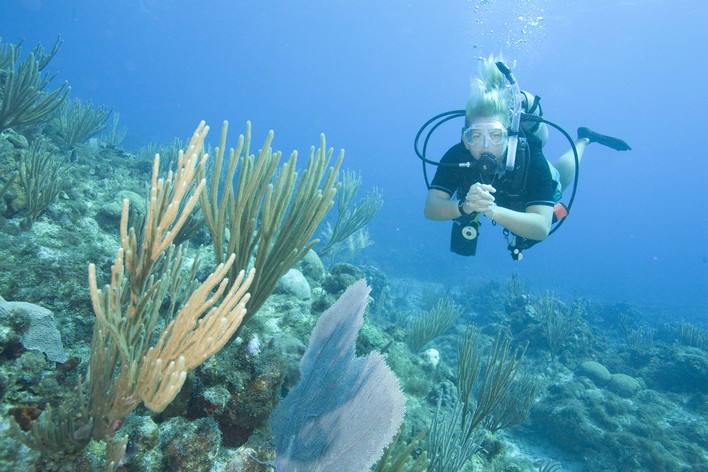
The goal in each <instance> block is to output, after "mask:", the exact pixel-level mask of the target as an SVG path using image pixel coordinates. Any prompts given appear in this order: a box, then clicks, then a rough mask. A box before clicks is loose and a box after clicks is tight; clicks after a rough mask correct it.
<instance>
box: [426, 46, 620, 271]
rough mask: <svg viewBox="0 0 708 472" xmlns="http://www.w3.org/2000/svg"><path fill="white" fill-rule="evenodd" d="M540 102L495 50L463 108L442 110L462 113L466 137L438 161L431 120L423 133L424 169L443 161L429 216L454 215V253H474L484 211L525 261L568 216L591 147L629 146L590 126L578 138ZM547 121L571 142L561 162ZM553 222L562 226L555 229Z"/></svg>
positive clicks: (448, 217)
mask: <svg viewBox="0 0 708 472" xmlns="http://www.w3.org/2000/svg"><path fill="white" fill-rule="evenodd" d="M539 100H540V99H539V98H538V97H536V96H534V95H532V94H530V93H528V92H522V91H521V90H520V89H519V86H518V84H517V83H516V80H515V78H514V77H513V74H512V73H511V71H510V69H509V68H508V67H507V66H506V65H505V64H504V63H503V62H502V61H500V60H499V59H495V58H494V56H490V57H489V59H486V60H485V59H482V60H481V61H480V64H479V76H478V77H477V78H476V79H475V80H474V81H473V83H472V86H471V92H470V98H469V100H468V102H467V107H466V109H465V110H464V112H463V111H462V110H459V111H455V112H448V113H446V114H442V115H438V117H440V116H443V115H450V116H448V117H447V118H444V120H443V121H446V120H447V119H450V118H451V117H454V116H462V114H463V113H464V116H465V127H464V128H463V130H462V139H461V141H460V142H459V143H457V144H455V145H454V146H452V147H451V148H450V149H449V150H448V151H447V152H446V153H445V155H444V156H443V158H442V159H441V161H440V162H434V161H431V160H428V159H426V158H425V155H424V151H423V154H421V153H420V152H419V150H418V139H419V138H420V135H421V134H422V131H423V129H424V128H425V127H426V126H427V125H428V124H430V123H431V122H432V120H430V121H428V123H426V125H424V126H423V128H421V130H420V132H419V133H418V136H417V137H416V142H415V147H416V153H417V154H418V156H419V157H420V158H421V159H422V160H423V162H424V164H423V165H424V170H425V163H429V164H434V165H437V166H438V168H437V171H436V173H435V177H434V178H433V180H432V182H431V183H430V184H429V185H428V194H427V198H426V201H425V217H426V218H428V219H431V220H453V226H452V235H451V243H450V250H451V251H453V252H455V253H457V254H460V255H474V254H475V252H476V247H477V239H478V235H479V228H480V225H481V223H482V220H481V216H482V215H483V216H485V217H486V218H487V219H489V220H490V221H491V222H492V224H493V225H496V224H500V225H501V226H503V227H504V234H505V236H506V238H507V242H508V249H509V251H510V252H511V255H512V258H513V259H515V260H521V259H522V257H523V253H522V251H523V250H524V249H527V248H529V247H531V246H533V245H534V244H536V243H538V242H540V241H542V240H544V239H545V238H546V237H547V236H548V235H549V234H550V233H552V232H553V231H555V229H557V228H558V227H559V226H560V224H561V223H562V222H563V221H562V220H563V218H564V217H565V216H566V215H567V214H568V211H569V209H570V206H572V200H573V199H574V197H575V189H576V186H577V180H578V168H579V164H580V160H581V158H582V156H583V154H584V152H585V148H586V147H587V145H588V144H590V143H598V144H602V145H604V146H608V147H610V148H612V149H616V150H618V151H628V150H630V149H631V148H630V146H629V145H628V144H627V143H626V142H624V141H623V140H621V139H618V138H614V137H611V136H605V135H602V134H599V133H596V132H594V131H592V130H590V129H588V128H584V127H583V128H579V129H578V137H577V139H576V140H575V141H574V142H573V139H572V138H570V136H568V133H566V132H565V131H564V130H563V129H562V128H560V127H559V126H557V125H555V124H554V123H552V122H550V121H548V120H545V119H544V118H543V112H542V110H541V107H540V102H539ZM522 115H523V116H522ZM438 117H436V118H438ZM546 124H550V125H552V126H553V127H555V128H556V129H558V130H560V131H561V132H562V133H563V134H564V135H565V136H566V138H567V139H568V140H569V141H570V144H571V149H569V150H568V151H567V152H566V153H565V154H563V155H562V156H561V157H560V158H559V159H558V160H557V161H556V163H555V164H551V163H550V162H549V161H548V160H546V158H545V156H544V155H543V151H542V148H543V146H544V145H545V143H546V141H547V139H548V128H547V126H546ZM437 126H439V124H436V125H435V127H437ZM435 127H434V128H433V130H434V129H435ZM430 133H432V131H430ZM430 133H429V134H428V139H429V138H430ZM428 139H426V145H427V141H428ZM426 182H427V174H426ZM573 182H575V185H574V186H573V195H572V198H571V200H570V203H569V204H568V206H567V207H566V206H565V205H564V204H562V203H559V202H560V199H561V197H562V191H563V190H564V189H567V188H568V187H569V186H570V184H571V183H573ZM554 223H558V224H556V227H554V228H553V229H552V226H553V224H554Z"/></svg>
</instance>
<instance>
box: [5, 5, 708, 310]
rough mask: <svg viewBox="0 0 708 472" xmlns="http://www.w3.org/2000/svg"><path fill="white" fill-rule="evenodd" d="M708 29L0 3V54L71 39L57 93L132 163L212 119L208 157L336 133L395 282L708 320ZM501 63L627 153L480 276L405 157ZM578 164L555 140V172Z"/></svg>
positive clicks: (621, 9)
mask: <svg viewBox="0 0 708 472" xmlns="http://www.w3.org/2000/svg"><path fill="white" fill-rule="evenodd" d="M590 5H592V6H590ZM705 18H708V4H706V3H704V2H699V1H695V0H694V1H689V0H672V1H668V0H639V1H625V2H615V1H611V0H599V1H595V2H581V1H578V0H573V1H567V0H554V1H551V0H547V1H543V0H536V1H518V0H517V1H511V0H505V1H502V0H499V1H493V0H491V1H481V0H477V1H462V0H454V1H453V0H450V1H446V2H442V1H441V2H431V1H425V2H424V1H400V0H389V1H372V0H357V1H344V0H328V1H302V2H298V1H292V0H291V1H284V0H277V1H258V2H255V1H254V2H237V1H226V0H217V1H209V2H195V1H186V0H183V1H158V0H124V1H105V0H94V1H91V2H88V1H78V0H65V1H61V2H57V1H43V0H24V1H14V0H6V1H4V2H3V6H2V12H1V13H0V36H2V39H3V41H5V42H16V41H18V40H20V39H22V38H24V39H25V49H26V50H29V49H30V48H31V47H33V46H34V45H35V44H37V43H42V44H44V45H45V47H50V46H51V44H52V43H53V41H54V39H55V38H56V37H57V35H59V34H61V36H62V38H63V39H64V44H63V46H62V48H61V49H60V51H59V53H58V54H57V56H56V57H55V58H54V59H53V60H52V62H51V63H50V65H49V67H48V70H49V71H58V72H59V75H58V76H57V78H55V79H54V81H55V82H56V83H58V81H63V80H67V81H68V82H69V83H70V85H71V87H72V90H71V95H72V96H74V97H77V98H81V99H83V100H92V101H93V102H94V103H99V104H103V105H105V106H108V107H111V108H112V109H113V110H114V111H115V112H118V113H120V120H121V124H122V125H123V126H126V127H127V128H128V137H127V138H126V141H125V145H126V147H128V148H129V149H133V150H137V148H139V147H140V146H141V145H144V144H145V143H147V142H149V141H161V142H168V141H171V140H172V138H174V137H176V136H180V137H185V136H189V135H191V132H192V130H193V129H194V128H195V127H196V125H197V123H198V122H199V120H201V119H206V120H207V122H208V123H210V124H211V126H212V133H211V138H212V141H213V142H215V140H216V138H217V134H218V129H219V128H220V124H221V121H222V120H224V119H227V120H229V121H230V123H231V129H232V133H233V135H232V138H233V139H232V141H231V144H232V145H233V144H235V139H236V133H237V132H240V131H241V130H242V129H243V123H244V122H245V121H246V120H251V121H252V122H253V128H254V135H255V139H254V144H256V145H257V144H258V143H259V142H260V141H261V140H262V138H263V137H264V136H265V134H266V132H267V131H268V130H269V129H274V130H275V131H276V140H275V144H274V146H275V147H276V148H278V149H282V150H284V151H286V152H289V151H290V150H292V149H298V150H299V151H300V152H301V153H304V154H306V153H307V151H308V149H309V147H310V146H311V145H315V144H317V143H318V137H319V134H320V133H321V132H324V133H325V134H326V136H327V140H328V144H329V145H331V146H334V147H335V148H337V149H339V148H344V149H346V161H345V166H346V167H348V168H351V169H354V170H358V171H360V172H361V174H362V177H363V179H364V187H365V189H366V188H370V187H373V186H377V187H379V188H381V189H382V190H383V193H384V198H385V206H384V209H383V210H382V212H381V214H380V216H379V217H378V218H377V219H376V220H375V221H374V222H373V223H372V224H371V228H370V230H371V236H372V238H373V240H374V241H375V245H374V246H372V247H371V248H369V249H367V250H366V254H365V255H366V258H367V260H368V261H369V262H371V263H373V264H375V265H377V266H379V267H381V268H382V269H384V270H385V272H386V273H387V274H389V275H391V276H404V275H405V276H410V277H416V278H420V279H424V280H431V281H433V280H434V281H441V282H451V281H455V282H460V281H465V280H470V283H478V282H479V281H480V280H482V279H486V278H494V279H502V278H506V277H508V276H509V274H510V273H511V272H512V270H513V269H514V268H516V269H518V270H519V272H520V275H521V276H522V277H523V278H525V279H526V280H528V281H530V283H531V286H532V287H533V288H534V289H537V290H543V289H546V288H549V289H554V290H555V291H556V292H557V293H559V294H561V296H563V295H568V296H584V297H592V298H595V299H599V300H603V301H613V300H622V301H629V302H631V303H635V304H638V305H649V306H653V307H656V308H657V309H658V310H660V311H662V312H664V313H667V314H670V315H671V316H672V317H674V318H680V317H684V316H687V317H691V318H694V319H698V320H703V321H705V320H706V313H708V249H707V247H706V246H707V245H708V238H707V237H706V233H707V232H708V212H707V211H706V206H707V204H708V186H707V185H706V176H707V175H708V159H706V153H705V150H704V148H705V144H704V140H705V130H704V126H705V125H704V120H705V118H704V113H705V111H704V110H705V109H706V107H707V106H708V91H707V90H706V86H705V75H706V65H705V62H704V57H705V52H704V49H705V45H706V44H708V37H707V36H708V33H707V29H706V28H705V24H704V23H705ZM499 52H501V53H503V54H504V56H505V58H506V59H507V60H508V61H509V62H511V63H515V73H516V77H517V79H518V80H519V82H520V84H521V86H522V88H525V89H527V90H531V91H533V92H535V93H537V94H538V95H540V96H542V97H543V101H542V103H543V105H544V111H545V114H546V117H547V118H549V119H551V120H553V121H554V122H556V123H558V124H560V125H562V126H563V127H565V128H567V130H568V131H569V132H570V134H571V135H573V136H575V129H576V128H577V127H578V126H589V127H591V128H593V129H596V130H597V131H601V132H605V133H608V134H614V135H617V136H620V137H622V138H624V139H625V140H626V141H628V142H629V143H630V144H631V145H632V147H633V151H631V152H629V153H618V152H615V151H612V150H609V149H607V148H603V147H600V146H598V145H597V144H595V145H591V146H590V148H589V149H588V151H587V153H586V158H585V160H584V161H583V165H582V168H581V175H580V182H579V189H578V196H577V199H576V202H575V206H574V207H573V214H572V215H571V217H570V218H569V219H568V220H567V222H566V224H565V225H564V227H563V228H562V229H561V230H560V231H559V232H558V233H557V234H555V235H553V236H552V237H551V238H550V239H549V240H547V241H546V242H544V243H543V244H541V245H539V246H537V247H535V248H533V249H532V250H530V251H528V253H527V254H526V258H525V259H524V260H523V261H522V262H513V261H512V260H511V258H510V257H509V255H508V253H507V252H506V249H505V246H506V245H505V243H504V240H503V238H502V236H501V233H500V230H499V228H492V227H490V226H489V225H487V226H485V227H483V232H482V236H481V240H480V243H479V248H478V255H477V256H475V257H474V258H461V257H459V256H454V255H452V254H450V253H449V252H448V238H449V223H439V222H431V221H427V220H425V219H424V218H423V216H422V208H423V202H424V198H425V194H426V188H425V185H424V182H423V178H422V174H421V169H420V164H419V162H418V161H417V160H416V158H415V156H414V153H413V147H412V140H413V137H414V135H415V133H416V131H417V130H418V127H419V126H420V125H421V124H422V123H423V122H424V121H425V120H427V119H428V118H429V117H431V116H433V115H435V114H437V113H439V112H442V111H446V110H451V109H456V108H461V107H463V106H464V103H465V101H466V98H467V93H468V86H469V80H470V77H471V76H472V75H473V74H474V73H475V70H476V60H477V59H476V58H477V57H479V56H486V55H488V54H490V53H499ZM456 130H457V128H456V125H455V126H453V127H451V128H450V129H443V130H441V132H440V133H439V134H438V135H436V140H435V142H434V143H433V148H435V149H436V150H437V152H442V150H444V148H445V147H446V146H447V145H448V144H451V143H453V142H454V140H455V139H458V138H457V137H456V136H455V132H456ZM565 148H566V143H565V142H564V141H563V138H562V136H561V135H560V134H553V135H552V142H551V144H550V145H549V146H548V147H547V148H546V154H547V155H548V157H549V158H551V159H553V157H554V156H557V155H559V154H560V153H561V152H563V151H564V150H565ZM431 157H434V156H431ZM438 157H439V156H438ZM430 171H431V172H433V171H434V170H432V169H431V170H430Z"/></svg>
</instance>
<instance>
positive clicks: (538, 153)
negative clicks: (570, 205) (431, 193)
mask: <svg viewBox="0 0 708 472" xmlns="http://www.w3.org/2000/svg"><path fill="white" fill-rule="evenodd" d="M530 150H531V151H530V153H529V159H528V161H527V164H526V166H525V167H526V169H525V171H526V177H525V178H524V179H523V180H522V181H523V182H525V184H519V183H518V181H517V183H516V184H515V183H514V182H513V178H512V175H511V174H512V173H511V172H506V173H503V175H499V172H498V173H497V175H496V176H494V178H492V179H486V181H485V180H483V178H482V176H481V174H480V172H479V171H478V170H477V168H476V167H475V166H472V167H454V166H439V167H438V170H437V171H436V172H435V177H434V178H433V181H432V183H431V184H430V188H431V189H436V190H442V191H443V192H445V193H447V194H449V195H450V196H451V197H452V196H453V195H455V194H457V198H464V197H465V196H466V195H467V191H468V190H469V188H470V186H471V185H472V184H474V183H476V182H480V183H483V184H491V185H492V186H493V187H494V188H495V189H496V190H497V191H496V193H495V194H494V198H495V202H496V203H497V205H499V206H500V207H504V208H509V209H511V210H515V211H525V210H526V207H528V206H531V205H547V206H553V205H554V201H553V196H554V193H555V191H556V187H557V185H558V183H557V182H556V181H555V180H553V177H552V175H551V171H550V169H549V167H548V161H546V158H545V157H544V155H543V151H542V150H541V146H540V142H538V143H537V142H533V143H532V144H531V146H530ZM521 153H522V151H521V150H520V151H519V152H518V153H517V158H516V170H515V172H516V171H517V170H519V171H521V170H522V169H523V167H524V166H523V165H522V160H523V159H522V155H521ZM468 161H470V162H474V157H472V155H471V154H470V153H469V151H468V150H467V149H466V148H465V145H464V144H463V143H462V142H460V143H458V144H456V145H454V146H453V147H451V148H450V149H449V150H448V151H447V152H446V153H445V155H444V156H443V158H442V160H441V161H440V162H442V163H460V162H468ZM515 187H518V188H515Z"/></svg>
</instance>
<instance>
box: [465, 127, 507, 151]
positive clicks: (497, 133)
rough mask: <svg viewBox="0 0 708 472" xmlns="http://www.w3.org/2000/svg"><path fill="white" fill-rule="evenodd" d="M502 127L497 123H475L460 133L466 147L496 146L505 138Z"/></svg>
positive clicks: (505, 134)
mask: <svg viewBox="0 0 708 472" xmlns="http://www.w3.org/2000/svg"><path fill="white" fill-rule="evenodd" d="M507 135H508V134H507V131H506V128H505V127H504V125H502V124H501V123H500V122H498V121H494V122H491V123H477V124H474V125H472V126H470V127H469V128H465V129H464V130H463V131H462V140H463V141H464V142H465V143H466V144H467V145H468V146H482V147H485V148H486V147H489V146H498V145H500V144H503V143H504V140H505V139H506V138H507Z"/></svg>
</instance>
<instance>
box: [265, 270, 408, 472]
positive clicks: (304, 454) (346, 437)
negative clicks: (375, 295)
mask: <svg viewBox="0 0 708 472" xmlns="http://www.w3.org/2000/svg"><path fill="white" fill-rule="evenodd" d="M370 291H371V289H370V288H369V287H367V285H366V283H365V282H364V281H363V280H360V281H358V282H356V283H354V284H352V285H351V286H350V287H349V288H348V289H347V290H346V291H345V292H344V294H343V295H342V296H341V297H340V298H339V300H337V302H336V303H335V304H334V305H332V307H331V308H330V309H329V310H327V311H326V312H325V313H324V314H323V315H322V316H321V317H320V319H319V321H318V322H317V325H316V326H315V328H314V329H313V330H312V334H311V335H310V344H309V346H308V347H307V351H305V354H304V356H303V358H302V361H301V362H300V374H301V377H300V382H299V383H298V384H297V385H295V387H293V388H292V389H291V390H290V392H289V393H288V395H287V396H286V397H285V398H284V399H283V400H282V401H281V402H280V405H278V408H277V409H276V411H275V413H274V414H273V418H272V427H273V433H274V436H275V449H276V459H275V464H274V465H275V468H276V470H277V471H278V472H296V471H299V472H305V471H307V472H317V471H328V472H330V471H333V470H336V471H338V472H360V471H363V470H369V468H370V467H371V466H372V465H373V464H374V463H375V462H376V461H377V460H378V459H379V458H380V457H381V455H382V454H383V450H384V448H385V447H386V446H387V445H388V444H389V443H390V442H391V440H392V439H393V437H394V435H395V434H396V432H397V431H398V428H399V427H400V425H401V422H402V421H403V414H404V412H405V404H404V403H405V402H404V397H403V393H402V392H401V388H400V385H399V382H398V379H397V378H396V376H395V375H394V374H393V372H392V371H391V369H390V368H389V367H388V366H387V365H386V362H385V361H384V358H383V356H381V354H379V353H378V352H372V353H370V354H369V355H367V356H364V357H356V355H355V342H356V337H357V334H358V333H359V329H360V328H361V325H362V323H363V319H364V310H365V309H366V304H367V302H368V297H369V292H370Z"/></svg>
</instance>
